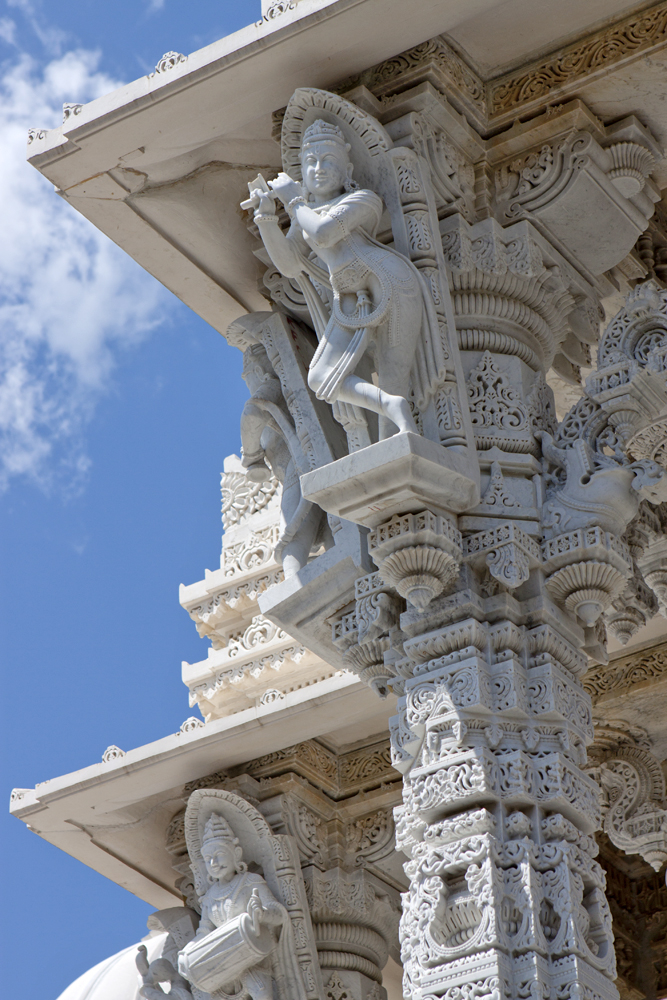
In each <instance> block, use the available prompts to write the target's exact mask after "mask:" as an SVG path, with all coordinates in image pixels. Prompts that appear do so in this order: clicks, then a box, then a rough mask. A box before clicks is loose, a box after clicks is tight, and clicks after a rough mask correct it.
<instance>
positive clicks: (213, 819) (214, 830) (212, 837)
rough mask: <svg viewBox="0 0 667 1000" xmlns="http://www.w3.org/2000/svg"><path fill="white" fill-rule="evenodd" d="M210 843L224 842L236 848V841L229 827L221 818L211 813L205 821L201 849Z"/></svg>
mask: <svg viewBox="0 0 667 1000" xmlns="http://www.w3.org/2000/svg"><path fill="white" fill-rule="evenodd" d="M211 841H217V842H220V841H224V842H225V843H227V844H229V846H230V847H238V843H239V842H238V839H237V838H236V837H235V836H234V833H233V831H232V828H231V826H230V825H229V823H228V822H227V820H226V819H225V818H224V817H223V816H219V815H218V813H213V814H212V815H211V816H209V818H208V819H207V820H206V826H205V827H204V836H203V837H202V841H201V843H202V847H203V846H204V844H206V843H210V842H211Z"/></svg>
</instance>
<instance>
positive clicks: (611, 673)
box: [583, 642, 667, 704]
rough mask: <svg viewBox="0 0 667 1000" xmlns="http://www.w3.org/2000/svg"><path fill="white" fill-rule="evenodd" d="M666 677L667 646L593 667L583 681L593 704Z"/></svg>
mask: <svg viewBox="0 0 667 1000" xmlns="http://www.w3.org/2000/svg"><path fill="white" fill-rule="evenodd" d="M663 675H667V642H666V643H662V644H661V645H660V646H654V647H653V648H652V649H649V650H647V651H646V652H644V653H630V654H628V655H627V656H621V657H619V659H618V660H614V661H613V662H612V663H609V664H606V665H604V664H602V665H600V666H597V667H593V669H592V670H589V671H588V673H587V674H586V675H585V677H584V679H583V680H584V688H585V689H586V691H587V692H588V693H589V694H590V696H591V698H592V699H593V703H594V704H595V702H596V701H597V700H598V699H599V698H601V697H602V696H603V695H606V694H609V693H610V692H612V691H613V692H616V693H618V694H620V693H621V692H622V691H624V690H627V689H629V688H631V687H633V686H634V685H635V684H642V683H647V682H651V681H657V680H658V679H660V678H661V677H662V676H663Z"/></svg>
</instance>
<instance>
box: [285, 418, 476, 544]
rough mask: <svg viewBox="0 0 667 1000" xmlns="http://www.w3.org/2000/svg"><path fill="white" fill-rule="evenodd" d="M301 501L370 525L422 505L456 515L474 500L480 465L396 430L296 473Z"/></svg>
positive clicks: (458, 454)
mask: <svg viewBox="0 0 667 1000" xmlns="http://www.w3.org/2000/svg"><path fill="white" fill-rule="evenodd" d="M301 490H302V493H303V496H304V497H305V498H306V500H311V501H312V502H314V503H316V504H319V506H320V507H322V509H323V510H326V511H327V512H328V513H330V514H335V515H337V516H338V517H343V518H346V519H347V520H349V521H355V522H356V523H357V524H363V525H365V526H366V527H368V528H375V527H377V525H378V524H380V523H382V522H383V521H386V520H387V519H388V518H390V517H392V516H393V515H394V514H398V513H401V514H404V513H408V512H410V513H414V512H416V511H418V510H423V509H424V508H425V507H426V508H428V509H429V510H432V511H433V512H434V513H437V514H447V513H449V512H454V513H458V512H460V511H463V510H468V509H469V508H470V507H474V506H475V504H477V503H478V502H479V468H478V466H477V462H476V461H475V463H474V466H473V465H472V464H471V462H470V461H469V460H468V459H467V458H466V456H465V454H463V453H459V452H457V451H454V450H453V449H451V448H449V449H448V448H443V447H442V445H440V444H438V443H437V442H435V441H429V440H428V439H427V438H423V437H420V436H419V435H417V434H410V433H403V434H395V435H394V436H393V437H390V438H386V439H385V440H384V441H378V443H377V444H372V445H370V446H369V447H368V448H362V449H361V450H360V451H356V452H353V453H352V454H351V455H346V456H345V457H344V458H340V459H338V461H336V462H331V463H330V464H329V465H325V466H322V467H320V468H319V469H315V470H314V471H313V472H307V473H306V474H305V475H303V476H302V477H301Z"/></svg>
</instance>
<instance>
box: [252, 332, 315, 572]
mask: <svg viewBox="0 0 667 1000" xmlns="http://www.w3.org/2000/svg"><path fill="white" fill-rule="evenodd" d="M243 379H244V381H245V383H246V385H247V386H248V388H249V390H250V392H251V396H250V399H249V400H247V402H246V404H245V406H244V407H243V413H242V414H241V443H242V445H243V465H244V467H245V468H246V469H247V473H246V474H247V476H248V478H249V479H250V480H252V481H254V482H258V483H262V482H265V481H266V480H268V479H270V477H271V473H273V475H274V476H275V477H276V479H278V480H279V481H280V482H281V483H282V493H281V498H280V536H279V539H278V543H277V545H276V549H275V557H276V559H279V560H280V561H281V562H282V566H283V572H284V573H285V577H286V578H289V577H292V576H295V575H296V574H297V573H298V572H299V570H300V569H302V568H303V566H305V565H306V563H307V562H308V556H309V554H310V552H311V549H312V548H313V546H314V545H315V543H316V541H317V540H321V541H324V542H325V543H326V541H329V542H330V543H331V539H330V537H329V536H330V532H329V528H328V524H327V521H326V519H325V517H324V515H323V513H322V511H321V510H320V508H319V507H317V506H315V505H314V504H312V503H310V502H309V501H308V500H305V499H304V498H303V496H302V495H301V487H300V484H299V476H300V475H302V474H303V473H304V472H308V469H309V467H308V466H307V465H306V464H305V462H304V456H303V449H302V447H301V444H300V442H299V438H298V435H297V433H296V428H295V426H294V421H293V420H292V416H291V414H290V412H289V410H288V408H287V405H286V403H285V398H284V396H283V391H282V386H281V384H280V379H278V377H277V376H276V374H275V372H274V370H273V366H272V364H271V361H270V360H269V357H268V355H267V353H266V349H265V348H264V346H263V345H262V344H260V343H255V344H251V345H250V346H249V347H247V348H246V350H245V351H244V354H243ZM267 462H268V466H270V470H271V471H269V468H268V467H267Z"/></svg>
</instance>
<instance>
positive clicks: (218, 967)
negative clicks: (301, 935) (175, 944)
mask: <svg viewBox="0 0 667 1000" xmlns="http://www.w3.org/2000/svg"><path fill="white" fill-rule="evenodd" d="M274 945H275V938H274V936H273V934H272V933H271V931H270V930H269V929H268V928H266V927H264V926H261V925H260V927H259V929H258V931H257V933H255V932H254V930H253V926H252V921H251V920H250V919H249V917H248V914H247V913H242V914H241V915H240V916H238V917H235V918H234V919H233V920H229V921H227V923H224V924H223V925H222V926H221V927H218V928H216V930H214V931H211V933H210V934H207V935H206V937H203V938H200V939H199V940H194V941H190V943H189V944H187V945H186V946H185V948H183V950H182V951H181V953H180V955H179V959H178V971H179V972H180V973H181V975H182V976H185V978H186V979H188V980H189V981H190V982H191V983H194V985H195V986H196V987H198V989H200V990H204V991H205V992H206V993H213V992H214V991H215V990H219V989H221V988H223V987H225V986H230V985H231V984H232V983H234V982H235V980H237V979H240V977H241V975H242V973H244V972H246V971H247V970H248V969H250V968H252V967H253V966H254V965H258V964H259V963H260V962H261V961H263V959H265V958H266V956H267V955H268V954H269V952H270V951H271V950H272V948H273V947H274Z"/></svg>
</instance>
